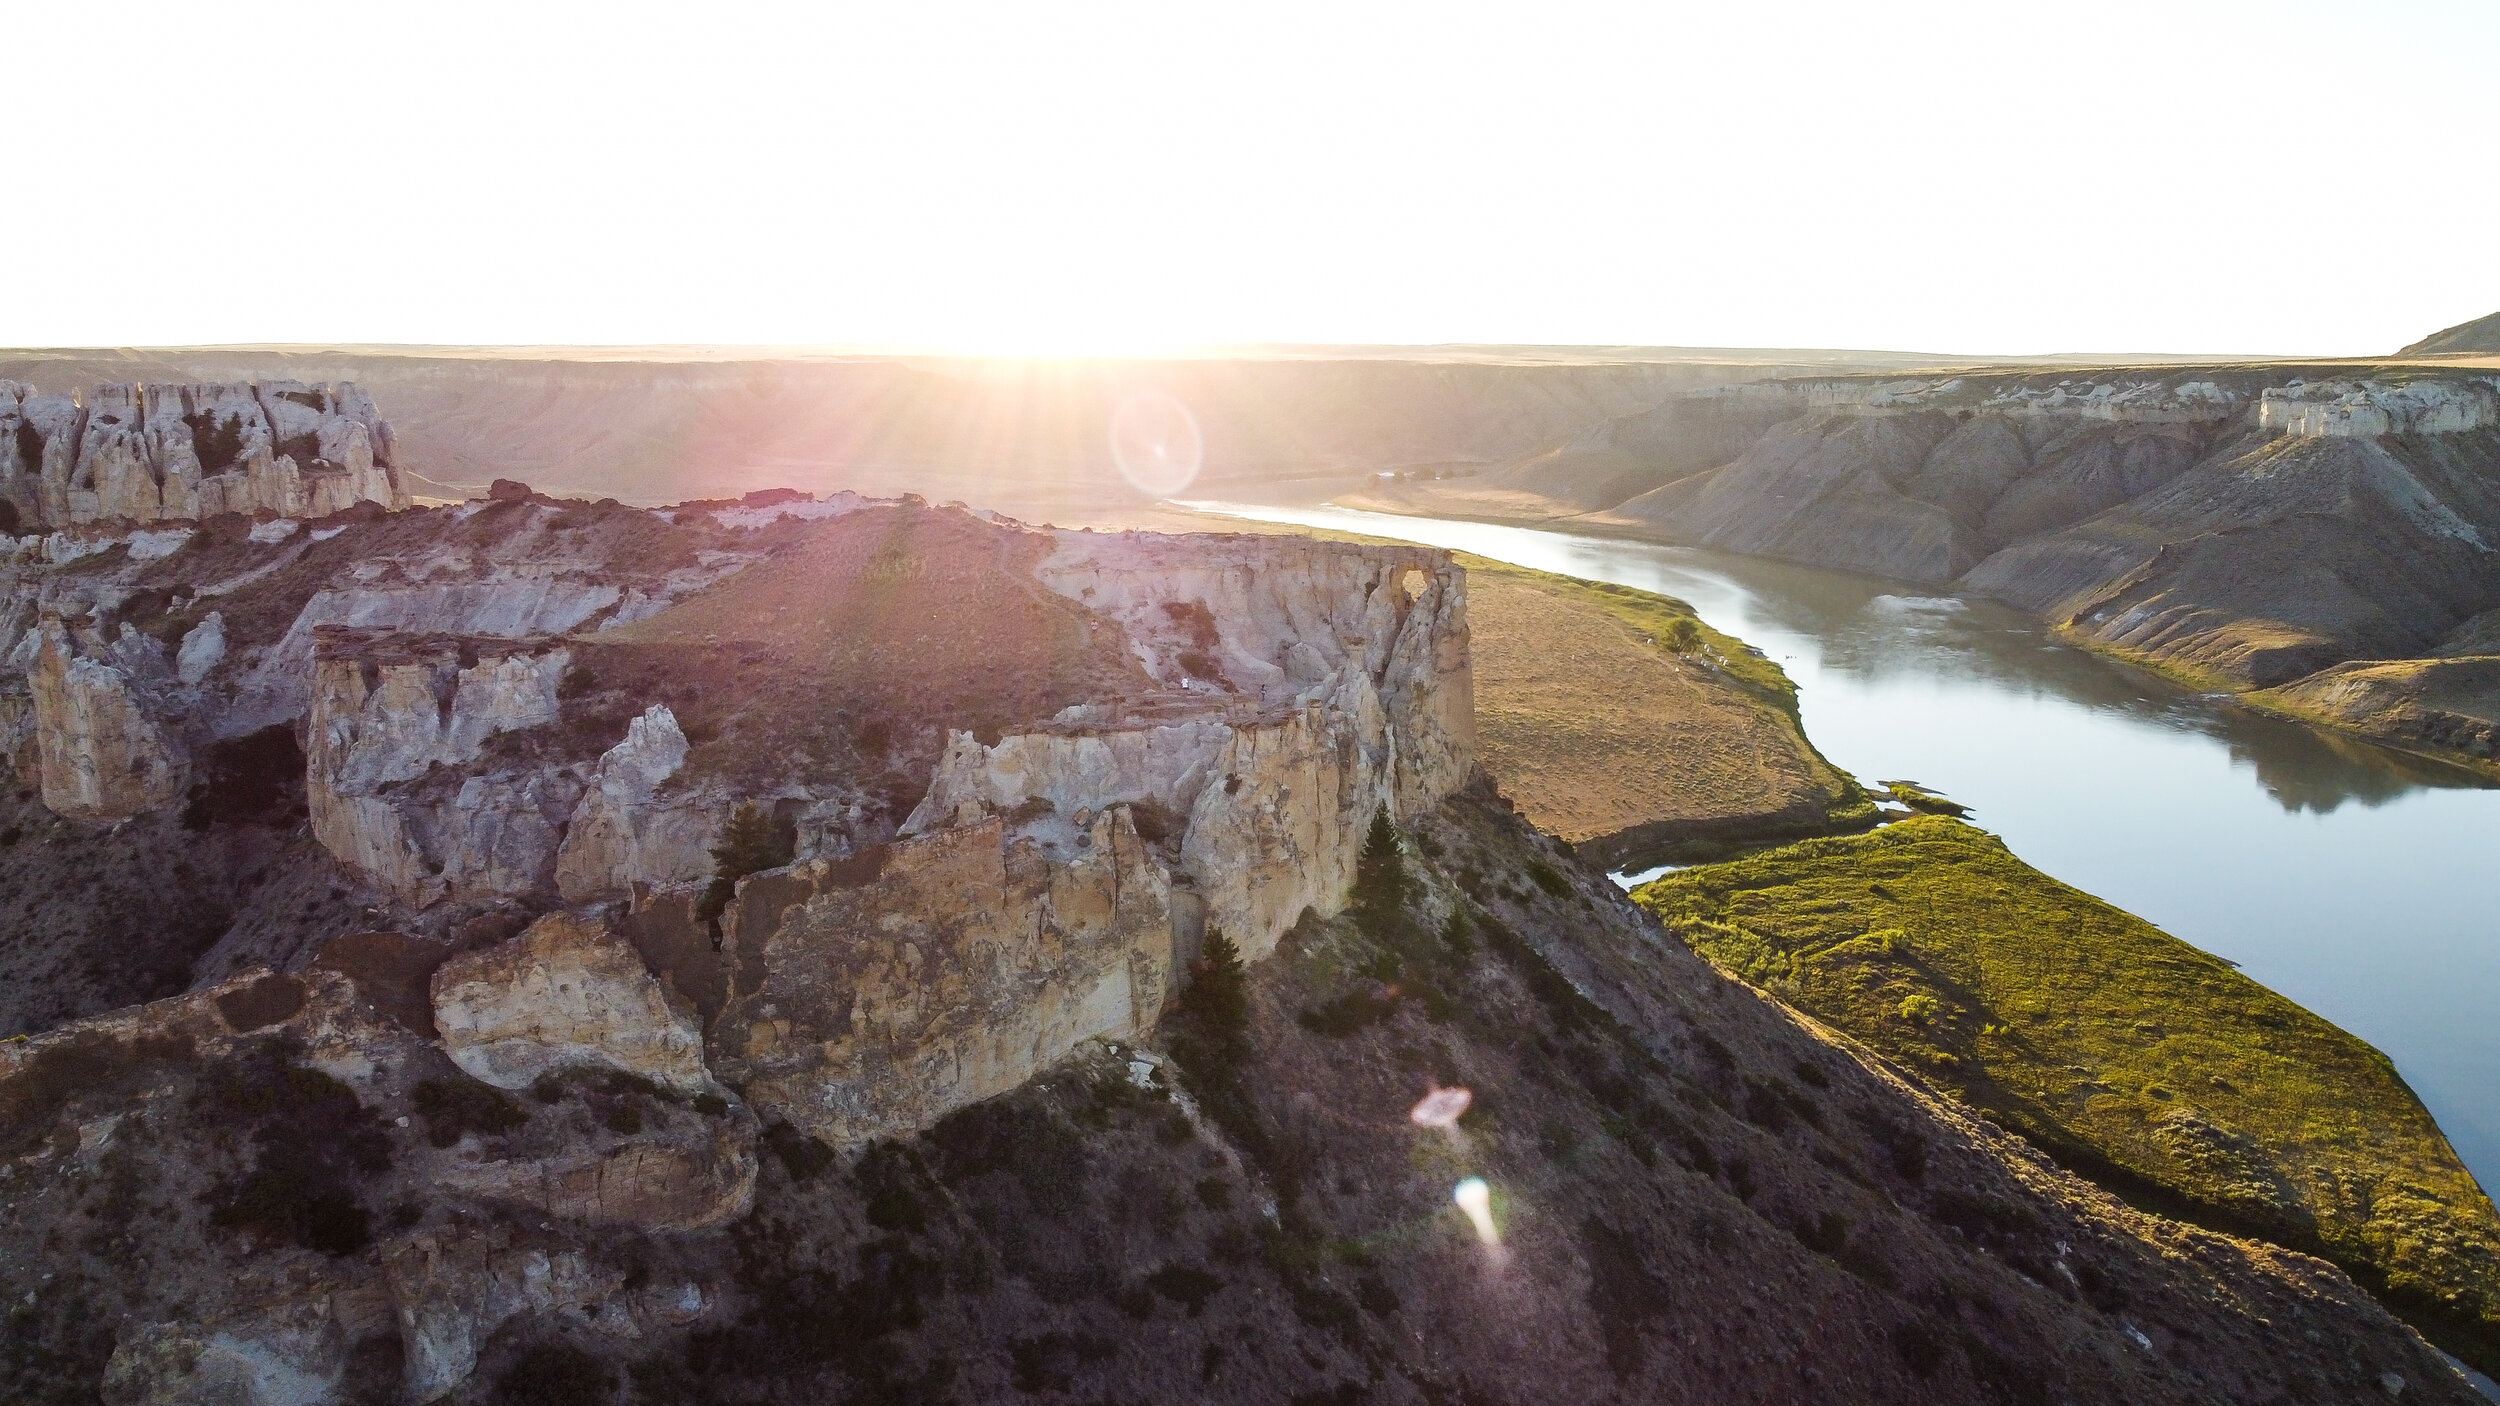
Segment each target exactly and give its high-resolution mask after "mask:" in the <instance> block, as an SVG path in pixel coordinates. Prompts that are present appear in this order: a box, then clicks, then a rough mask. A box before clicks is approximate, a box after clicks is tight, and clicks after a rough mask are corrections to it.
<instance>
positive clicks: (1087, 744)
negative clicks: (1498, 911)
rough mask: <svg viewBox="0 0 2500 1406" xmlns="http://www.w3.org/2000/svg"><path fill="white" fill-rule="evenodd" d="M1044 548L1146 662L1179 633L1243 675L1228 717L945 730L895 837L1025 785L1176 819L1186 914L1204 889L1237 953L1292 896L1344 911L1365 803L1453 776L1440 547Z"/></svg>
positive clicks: (1460, 758) (1288, 917)
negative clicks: (923, 789) (933, 765)
mask: <svg viewBox="0 0 2500 1406" xmlns="http://www.w3.org/2000/svg"><path fill="white" fill-rule="evenodd" d="M1062 542H1063V545H1062V547H1061V550H1060V552H1059V553H1058V554H1057V555H1055V556H1054V557H1053V559H1052V561H1051V562H1050V563H1049V564H1048V565H1046V566H1045V568H1044V580H1045V581H1047V582H1048V583H1049V584H1050V585H1051V586H1052V587H1053V588H1054V589H1057V590H1059V591H1061V592H1062V593H1063V594H1067V595H1071V596H1074V597H1076V598H1078V599H1080V600H1083V601H1084V602H1085V603H1087V604H1088V605H1092V606H1094V607H1095V608H1097V609H1102V610H1106V611H1108V612H1110V613H1112V614H1114V615H1115V616H1117V617H1119V618H1121V619H1122V620H1124V621H1125V622H1128V623H1129V624H1130V626H1131V632H1132V637H1133V638H1137V639H1139V640H1141V641H1142V642H1143V643H1141V645H1140V650H1141V654H1143V655H1144V656H1145V658H1146V662H1147V663H1148V665H1149V667H1150V668H1158V669H1163V670H1167V671H1170V672H1173V673H1178V672H1180V670H1179V667H1178V665H1177V662H1176V660H1177V654H1178V652H1179V647H1180V646H1182V645H1189V646H1199V647H1200V652H1202V653H1205V654H1209V655H1212V656H1213V657H1214V658H1215V659H1216V660H1218V661H1220V674H1221V679H1222V682H1223V683H1224V684H1225V685H1227V686H1229V687H1232V688H1235V689H1238V690H1239V692H1238V693H1236V694H1233V695H1230V696H1229V697H1228V698H1227V700H1226V701H1227V702H1228V703H1231V704H1233V705H1235V706H1232V707H1229V708H1228V709H1227V710H1226V712H1227V713H1228V714H1229V717H1210V718H1194V719H1189V720H1186V721H1183V722H1177V723H1168V724H1149V725H1145V726H1140V727H1135V728H1130V729H1120V730H1113V729H1111V728H1100V729H1087V730H1085V731H1082V732H1075V731H1071V732H1068V733H1040V734H1019V735H1011V736H1008V737H1004V738H1001V739H1000V740H999V742H998V743H997V745H995V746H993V747H988V748H984V747H981V746H980V745H979V744H978V743H977V742H975V741H974V740H973V739H972V738H971V737H970V736H969V735H966V734H958V735H957V736H956V738H955V739H954V741H953V742H952V743H951V744H950V746H949V747H948V749H947V753H946V756H945V757H944V759H943V760H942V761H941V762H940V763H939V766H938V770H937V775H936V778H935V780H934V781H933V782H932V783H931V786H930V789H929V793H928V795H927V797H926V798H925V799H923V801H922V802H921V804H920V807H919V809H918V810H916V811H914V812H913V814H912V816H911V818H910V819H909V820H907V821H906V822H905V823H904V826H903V828H904V830H905V831H906V832H910V833H920V832H926V831H930V830H933V829H937V828H940V827H942V826H945V825H949V824H958V823H964V822H967V821H971V820H977V819H979V818H981V817H983V816H985V815H989V814H1001V815H1004V814H1009V813H1013V812H1016V811H1017V810H1018V808H1019V807H1020V806H1023V805H1025V804H1026V803H1027V802H1028V801H1031V800H1035V799H1040V800H1046V801H1048V802H1050V813H1051V814H1052V815H1054V816H1058V817H1063V818H1066V817H1077V816H1081V815H1083V814H1085V813H1088V812H1094V811H1100V810H1101V809H1103V808H1105V807H1107V806H1111V805H1115V804H1135V803H1139V802H1148V801H1151V802H1153V803H1155V805H1157V806H1158V807H1160V808H1161V809H1162V810H1164V811H1167V812H1169V813H1170V814H1172V815H1173V816H1175V817H1177V818H1179V819H1180V820H1181V821H1182V822H1183V824H1184V829H1183V831H1182V833H1181V835H1180V837H1179V838H1180V862H1179V864H1178V866H1177V872H1176V874H1175V878H1176V879H1177V880H1178V881H1179V882H1180V883H1181V884H1182V886H1183V887H1184V889H1185V890H1186V891H1187V892H1188V893H1189V894H1190V895H1191V896H1192V897H1191V899H1190V900H1189V901H1187V902H1184V903H1183V904H1182V909H1183V912H1184V918H1183V921H1184V924H1185V925H1187V926H1194V925H1195V923H1196V921H1198V915H1197V912H1196V911H1195V910H1193V909H1192V908H1191V906H1190V905H1191V903H1193V902H1194V903H1197V904H1201V905H1202V906H1203V917H1204V921H1205V922H1207V923H1210V924H1212V925H1214V926H1217V927H1220V928H1222V929H1223V930H1224V931H1225V933H1226V934H1227V935H1228V936H1230V937H1231V938H1232V939H1233V941H1234V943H1235V944H1236V945H1237V946H1238V947H1239V948H1240V949H1241V951H1242V954H1243V955H1244V956H1245V957H1248V958H1252V959H1255V958H1258V957H1262V956H1265V955H1266V954H1267V953H1268V952H1270V951H1272V950H1274V948H1275V945H1276V941H1277V939H1278V938H1279V937H1280V936H1282V935H1283V933H1284V932H1285V930H1286V929H1287V928H1290V927H1291V926H1293V924H1294V922H1295V920H1296V919H1298V918H1299V917H1300V916H1301V914H1302V910H1303V909H1304V908H1315V909H1317V910H1318V911H1319V912H1320V913H1321V914H1322V915H1328V914H1334V913H1335V912H1337V911H1338V910H1339V909H1340V908H1341V907H1342V906H1343V905H1344V902H1345V894H1346V890H1347V888H1348V886H1349V885H1350V884H1351V883H1352V881H1353V876H1354V861H1355V858H1356V856H1357V855H1359V854H1360V852H1361V850H1362V843H1363V836H1364V833H1365V832H1366V830H1367V829H1368V828H1369V826H1370V823H1371V817H1372V813H1373V812H1374V811H1375V810H1377V809H1379V808H1381V807H1382V806H1386V807H1388V809H1389V811H1390V813H1391V814H1392V815H1393V816H1402V815H1405V814H1408V813H1410V812H1414V811H1419V810H1422V809H1425V808H1428V807H1430V806H1431V805H1433V804H1434V803H1436V802H1438V801H1439V800H1440V799H1441V798H1442V797H1444V796H1447V795H1449V794H1450V793H1451V792H1453V791H1455V790H1457V789H1458V787H1459V786H1461V785H1463V784H1464V783H1465V782H1466V779H1467V776H1468V774H1469V772H1470V771H1471V770H1472V769H1473V767H1474V765H1475V700H1474V693H1473V684H1472V674H1471V671H1470V669H1469V665H1468V657H1467V625H1466V618H1467V617H1466V590H1465V573H1464V572H1463V571H1461V570H1460V569H1459V568H1458V567H1456V566H1454V565H1452V564H1451V563H1450V562H1449V561H1448V559H1447V557H1446V555H1445V554H1442V553H1437V552H1428V551H1423V550H1420V549H1417V550H1411V551H1409V550H1402V549H1394V548H1365V549H1354V548H1323V547H1318V546H1317V544H1311V543H1302V542H1298V541H1296V540H1294V539H1284V540H1279V539H1272V538H1270V539H1257V538H1232V539H1225V538H1215V539H1207V538H1199V539H1190V540H1188V541H1187V542H1185V543H1183V542H1177V541H1176V540H1175V539H1170V538H1158V537H1139V536H1136V535H1134V534H1130V535H1123V536H1115V537H1096V536H1092V535H1090V534H1077V533H1071V534H1065V535H1064V536H1063V538H1062ZM1193 620H1194V621H1197V622H1199V623H1198V624H1197V626H1196V629H1195V632H1194V634H1193V635H1192V636H1191V637H1188V638H1184V639H1181V640H1179V641H1178V642H1177V643H1176V644H1175V647H1174V648H1173V649H1171V650H1169V651H1165V652H1168V653H1170V654H1171V655H1173V656H1174V658H1165V657H1162V653H1159V652H1158V651H1157V650H1156V649H1155V647H1154V644H1153V642H1154V641H1156V640H1157V639H1158V637H1159V636H1162V635H1166V634H1169V633H1170V632H1171V631H1172V630H1173V629H1174V625H1173V623H1172V622H1174V621H1181V622H1188V621H1193ZM1180 628H1182V629H1184V630H1186V629H1188V626H1187V625H1186V624H1184V625H1182V626H1181V627H1180ZM1210 633H1211V634H1212V636H1213V640H1212V641H1211V642H1209V641H1208V640H1206V639H1205V638H1204V637H1205V636H1206V635H1208V634H1210ZM1253 699H1255V700H1256V702H1255V703H1253V702H1252V701H1251V700H1253ZM1029 824H1030V825H1031V826H1032V827H1033V828H1036V829H1037V830H1039V831H1041V832H1042V833H1047V831H1048V823H1047V822H1039V821H1036V822H1029ZM1188 940H1189V939H1188V937H1187V936H1186V935H1185V937H1184V945H1185V946H1186V945H1187V944H1188Z"/></svg>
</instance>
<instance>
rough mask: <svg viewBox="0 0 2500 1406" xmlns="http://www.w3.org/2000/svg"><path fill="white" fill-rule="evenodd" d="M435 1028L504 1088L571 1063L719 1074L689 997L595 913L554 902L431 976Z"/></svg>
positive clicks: (457, 1056)
mask: <svg viewBox="0 0 2500 1406" xmlns="http://www.w3.org/2000/svg"><path fill="white" fill-rule="evenodd" d="M431 990H432V993H433V1001H434V1027H435V1029H436V1030H437V1031H438V1032H440V1034H441V1037H442V1041H443V1048H444V1050H445V1051H446V1052H447V1053H449V1054H450V1055H451V1058H452V1062H453V1063H455V1064H458V1065H459V1066H460V1067H461V1068H462V1069H465V1070H467V1071H468V1072H469V1073H470V1074H471V1075H472V1076H474V1077H476V1078H478V1079H481V1080H484V1081H485V1082H487V1083H489V1084H493V1085H494V1086H496V1087H497V1088H503V1089H525V1088H528V1087H529V1086H530V1085H531V1084H532V1083H533V1082H535V1081H536V1080H537V1079H539V1078H540V1077H541V1076H544V1075H548V1074H555V1073H560V1072H562V1071H565V1070H568V1069H576V1068H584V1067H595V1068H606V1069H614V1070H617V1071H620V1072H622V1073H626V1074H631V1075H634V1076H636V1077H638V1078H642V1079H648V1080H650V1081H651V1082H652V1083H654V1084H657V1085H659V1086H660V1087H662V1088H667V1089H675V1090H678V1091H680V1092H684V1093H699V1092H702V1091H704V1090H706V1089H709V1088H710V1087H711V1085H712V1081H711V1075H710V1074H709V1073H708V1072H707V1071H706V1070H705V1068H704V1064H703V1034H702V1031H701V1029H700V1027H699V1026H698V1025H697V1024H696V1022H695V1017H694V1013H693V1011H692V1009H691V1008H689V1007H687V1006H686V1005H685V1004H684V1003H682V1002H672V1001H671V1000H670V999H669V997H668V995H667V993H666V992H665V991H664V990H663V989H662V988H661V985H660V983H659V981H658V980H657V979H656V978H654V977H653V976H652V975H651V973H650V971H649V970H648V969H647V968H645V967H644V966H643V963H642V958H641V957H640V956H638V955H636V953H635V951H634V949H633V947H632V946H630V945H629V944H627V943H626V942H625V941H624V940H623V939H622V938H619V937H617V936H615V935H614V934H612V933H610V932H608V931H607V929H606V926H605V924H603V923H601V922H600V921H598V920H597V919H595V918H586V917H582V916H578V915H575V914H570V913H552V914H549V915H548V916H546V917H544V918H541V919H539V920H538V921H537V922H535V923H533V924H531V925H530V927H529V929H528V930H527V931H526V932H523V933H522V934H521V935H520V936H518V937H516V938H513V939H512V940H511V941H510V942H507V943H504V944H503V945H501V946H499V947H493V948H489V949H487V950H486V951H483V952H472V953H468V954H465V955H463V956H459V957H454V958H453V959H451V960H450V961H448V962H445V963H444V964H443V965H442V966H441V967H440V968H438V969H437V970H436V971H435V973H434V977H433V982H432V987H431Z"/></svg>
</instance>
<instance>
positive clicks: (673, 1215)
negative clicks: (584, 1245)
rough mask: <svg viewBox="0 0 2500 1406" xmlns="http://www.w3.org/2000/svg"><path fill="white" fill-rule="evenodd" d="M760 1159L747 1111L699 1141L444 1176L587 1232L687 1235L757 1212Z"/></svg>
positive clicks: (450, 1184) (486, 1165)
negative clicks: (615, 1229)
mask: <svg viewBox="0 0 2500 1406" xmlns="http://www.w3.org/2000/svg"><path fill="white" fill-rule="evenodd" d="M755 1154H756V1125H755V1115H754V1114H752V1113H750V1112H748V1111H747V1110H746V1108H745V1107H744V1106H743V1105H741V1106H738V1107H735V1108H732V1109H730V1110H729V1111H728V1112H726V1113H724V1114H722V1115H721V1116H720V1117H719V1118H717V1119H715V1120H712V1122H711V1125H710V1126H709V1127H706V1128H704V1129H702V1130H701V1131H700V1132H698V1133H696V1134H694V1135H691V1136H668V1135H659V1136H650V1137H635V1138H629V1139H626V1140H624V1141H622V1142H616V1143H612V1144H610V1145H607V1146H598V1147H591V1148H585V1149H582V1150H579V1151H570V1152H563V1153H559V1154H556V1155H553V1156H548V1157H539V1158H515V1159H507V1160H503V1161H495V1162H466V1163H458V1164H455V1165H453V1166H450V1167H447V1168H445V1169H444V1170H443V1172H442V1174H441V1177H440V1184H441V1186H442V1188H443V1189H444V1190H446V1191H449V1192H452V1193H453V1194H455V1195H460V1196H469V1197H474V1198H476V1199H478V1200H482V1201H498V1202H502V1203H503V1204H505V1205H509V1206H521V1207H525V1208H527V1209H529V1210H531V1211H534V1212H536V1213H538V1214H540V1215H544V1216H553V1217H556V1218H557V1219H559V1220H567V1221H573V1222H576V1223H579V1224H582V1225H606V1226H631V1227H633V1228H635V1229H637V1230H657V1231H666V1232H670V1233H686V1232H691V1231H698V1230H712V1229H715V1228H717V1227H720V1226H723V1225H727V1224H729V1223H730V1222H731V1221H734V1220H736V1219H738V1218H739V1217H741V1216H743V1215H745V1214H746V1213H747V1211H748V1210H749V1209H751V1208H752V1207H753V1206H754V1205H755V1174H756V1169H757V1168H756V1155H755Z"/></svg>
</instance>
